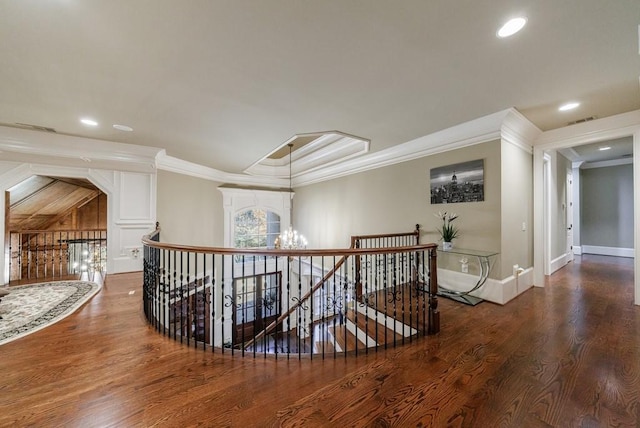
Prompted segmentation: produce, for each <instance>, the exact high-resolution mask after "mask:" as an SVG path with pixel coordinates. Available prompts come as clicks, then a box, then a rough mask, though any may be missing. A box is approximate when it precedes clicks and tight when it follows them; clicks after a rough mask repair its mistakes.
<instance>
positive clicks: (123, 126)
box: [113, 123, 133, 132]
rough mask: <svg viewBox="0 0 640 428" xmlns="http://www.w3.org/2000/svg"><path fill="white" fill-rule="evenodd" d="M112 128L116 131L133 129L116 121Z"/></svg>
mask: <svg viewBox="0 0 640 428" xmlns="http://www.w3.org/2000/svg"><path fill="white" fill-rule="evenodd" d="M113 128H114V129H117V130H118V131H124V132H131V131H133V128H132V127H130V126H127V125H118V124H117V123H116V124H114V125H113Z"/></svg>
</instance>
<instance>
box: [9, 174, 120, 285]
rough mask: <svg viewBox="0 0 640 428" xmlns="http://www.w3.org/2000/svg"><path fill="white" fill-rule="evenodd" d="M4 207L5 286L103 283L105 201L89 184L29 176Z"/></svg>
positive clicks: (18, 186)
mask: <svg viewBox="0 0 640 428" xmlns="http://www.w3.org/2000/svg"><path fill="white" fill-rule="evenodd" d="M5 201H6V203H5V236H6V240H5V241H6V242H5V252H6V253H7V254H9V257H8V260H9V282H10V284H12V285H15V284H22V283H27V282H34V281H40V280H54V279H57V280H60V279H85V280H91V281H93V280H96V279H99V280H102V279H103V278H104V275H105V273H106V261H107V203H108V201H107V195H106V194H105V193H103V192H102V191H101V190H100V189H98V188H97V187H96V186H95V185H93V184H92V183H91V182H90V181H88V180H86V179H80V178H65V177H53V176H40V175H34V176H31V177H29V178H27V179H25V180H23V181H22V182H20V183H18V184H16V185H14V186H12V187H11V188H9V189H8V190H7V191H6V193H5Z"/></svg>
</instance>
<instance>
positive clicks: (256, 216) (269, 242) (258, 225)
mask: <svg viewBox="0 0 640 428" xmlns="http://www.w3.org/2000/svg"><path fill="white" fill-rule="evenodd" d="M279 234H280V216H279V215H278V214H276V213H274V212H271V211H264V210H261V209H252V210H248V211H243V212H241V213H239V214H237V215H236V217H235V237H234V245H235V247H236V248H273V247H274V246H275V240H276V238H277V237H278V235H279Z"/></svg>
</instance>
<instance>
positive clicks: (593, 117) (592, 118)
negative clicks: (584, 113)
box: [567, 116, 597, 125]
mask: <svg viewBox="0 0 640 428" xmlns="http://www.w3.org/2000/svg"><path fill="white" fill-rule="evenodd" d="M596 119H597V117H596V116H589V117H585V118H584V119H578V120H574V121H573V122H569V123H567V125H575V124H578V123H584V122H591V121H592V120H596Z"/></svg>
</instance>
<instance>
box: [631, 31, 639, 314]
mask: <svg viewBox="0 0 640 428" xmlns="http://www.w3.org/2000/svg"><path fill="white" fill-rule="evenodd" d="M639 28H640V27H639ZM633 183H634V186H633V217H634V220H635V221H634V222H633V247H634V248H638V245H640V221H639V220H638V219H639V218H640V185H639V183H640V127H639V128H638V129H637V130H636V132H635V133H634V134H633ZM634 273H635V274H634V280H633V281H634V284H635V286H634V290H635V292H634V303H635V304H636V305H640V257H635V258H634Z"/></svg>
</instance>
